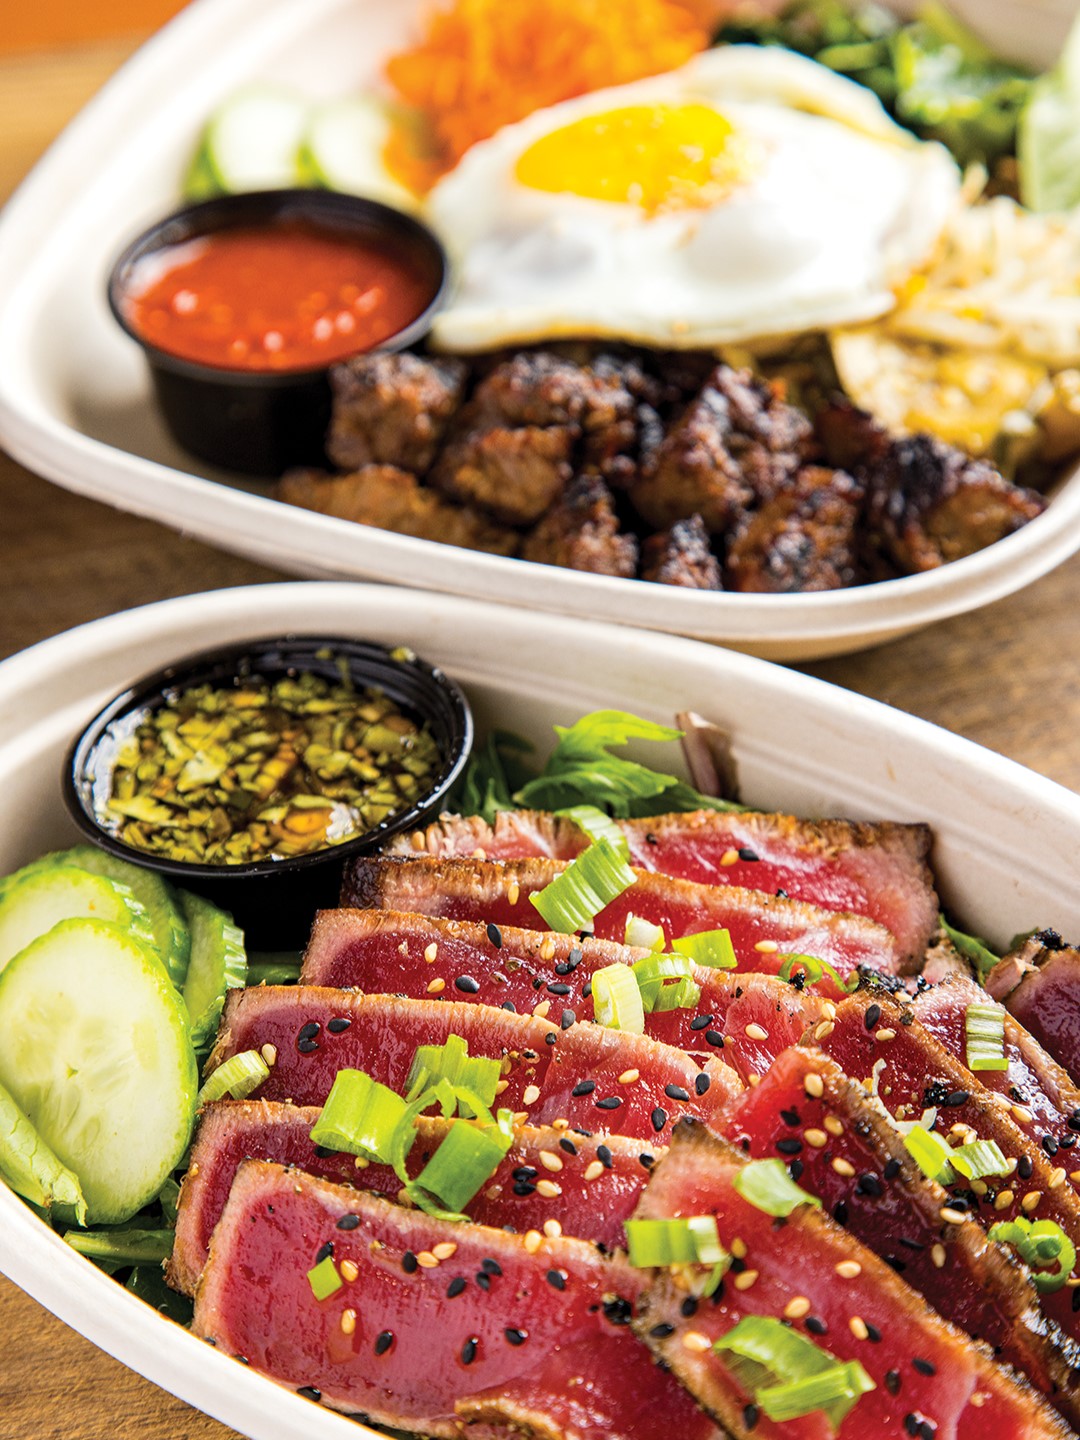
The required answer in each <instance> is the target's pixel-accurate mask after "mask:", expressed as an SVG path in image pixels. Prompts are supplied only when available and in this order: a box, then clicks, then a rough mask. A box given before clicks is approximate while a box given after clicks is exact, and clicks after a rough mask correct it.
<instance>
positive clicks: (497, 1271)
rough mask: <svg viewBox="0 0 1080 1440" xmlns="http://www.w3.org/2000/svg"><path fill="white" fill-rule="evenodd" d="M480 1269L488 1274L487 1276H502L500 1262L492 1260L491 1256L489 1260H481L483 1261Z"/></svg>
mask: <svg viewBox="0 0 1080 1440" xmlns="http://www.w3.org/2000/svg"><path fill="white" fill-rule="evenodd" d="M480 1269H481V1270H483V1271H484V1272H485V1274H487V1275H501V1274H502V1266H501V1265H500V1264H499V1262H498V1261H497V1260H492V1258H491V1257H490V1255H489V1256H488V1258H487V1259H486V1260H481V1261H480Z"/></svg>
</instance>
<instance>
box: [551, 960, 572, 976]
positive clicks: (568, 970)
mask: <svg viewBox="0 0 1080 1440" xmlns="http://www.w3.org/2000/svg"><path fill="white" fill-rule="evenodd" d="M573 969H574V967H573V966H572V965H568V964H567V963H566V961H565V960H560V961H559V963H558V964H557V965H556V966H555V974H556V975H570V974H572V973H573Z"/></svg>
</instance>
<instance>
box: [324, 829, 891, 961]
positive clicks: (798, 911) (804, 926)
mask: <svg viewBox="0 0 1080 1440" xmlns="http://www.w3.org/2000/svg"><path fill="white" fill-rule="evenodd" d="M565 868H566V866H565V865H564V864H563V863H562V862H560V861H557V860H507V861H503V862H500V863H494V862H491V861H483V860H433V859H423V858H419V859H415V860H384V859H381V858H367V857H364V856H360V857H358V858H357V859H355V860H353V861H352V862H351V863H350V864H349V866H348V867H347V869H346V871H345V879H344V882H343V885H342V893H341V903H342V904H343V905H355V906H358V907H359V908H361V909H364V908H368V907H371V908H375V909H380V910H411V911H415V912H417V913H418V914H421V915H442V916H445V917H446V918H447V919H450V920H474V921H481V922H484V923H487V922H489V921H490V922H492V923H493V924H495V925H518V926H520V927H521V928H522V929H526V930H527V929H530V928H531V929H536V930H542V929H545V928H546V922H545V921H544V920H543V918H542V917H541V916H540V914H539V912H538V911H537V909H536V907H535V906H533V905H530V903H529V896H530V895H531V894H533V893H534V892H535V891H537V890H542V889H543V888H544V887H545V886H546V885H549V884H550V883H551V881H552V880H554V879H555V877H556V875H558V874H560V873H561V872H562V871H563V870H564V869H565ZM634 874H635V877H636V879H635V883H634V884H633V885H631V886H630V888H629V889H628V890H624V891H623V893H622V894H621V895H620V896H619V898H618V899H617V900H613V901H612V903H611V904H610V905H608V906H606V907H605V908H604V909H603V910H601V911H600V913H599V915H597V916H596V917H595V918H594V920H593V933H594V934H595V935H597V936H598V937H599V938H600V939H601V940H615V941H622V939H623V938H624V936H625V935H626V922H627V920H628V919H629V917H630V916H631V915H636V916H639V917H641V918H642V919H645V920H648V921H650V922H651V923H652V924H654V925H660V926H662V927H663V931H664V934H665V935H666V936H667V938H668V940H669V941H670V940H673V939H676V938H678V937H681V936H684V935H694V934H697V933H698V932H699V931H702V930H715V929H725V930H727V931H729V932H730V935H731V943H732V945H733V946H734V947H735V954H736V957H737V958H738V962H739V968H740V969H741V970H758V971H763V972H765V973H766V974H775V973H776V971H777V969H778V968H779V966H780V963H781V961H782V960H783V957H784V954H785V953H786V952H798V953H800V954H803V955H816V956H817V957H818V958H819V959H820V960H827V961H828V962H829V964H831V965H833V966H834V967H835V968H836V969H837V970H838V971H839V972H840V974H841V975H849V974H851V973H852V972H853V971H855V970H857V969H859V968H860V967H865V968H866V969H868V970H876V971H883V972H886V973H889V974H896V973H898V972H901V971H902V970H903V969H904V967H905V965H906V964H908V961H907V958H906V956H905V955H904V953H903V951H902V950H901V949H900V946H899V945H898V943H897V941H896V940H895V939H894V937H893V936H892V935H891V934H890V933H889V931H888V930H886V929H885V928H884V926H882V925H878V924H877V923H876V922H875V921H873V920H868V919H866V917H865V916H862V915H841V914H837V913H835V912H834V911H829V910H821V909H819V908H818V907H817V906H816V905H808V904H805V903H804V902H802V901H799V900H788V899H786V898H782V897H778V896H776V895H765V894H762V893H761V892H760V891H757V890H742V889H737V888H734V887H729V886H726V885H696V884H694V883H693V882H692V881H689V880H673V879H672V878H671V877H670V876H668V875H653V874H649V873H647V872H646V871H644V870H635V872H634Z"/></svg>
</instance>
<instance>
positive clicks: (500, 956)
mask: <svg viewBox="0 0 1080 1440" xmlns="http://www.w3.org/2000/svg"><path fill="white" fill-rule="evenodd" d="M537 918H539V917H537ZM646 954H648V952H647V951H645V950H635V949H633V948H631V947H629V946H626V945H616V944H614V943H613V942H611V941H609V940H580V939H578V937H577V936H576V935H558V934H555V933H554V932H553V931H550V930H548V931H543V932H541V931H537V930H519V929H518V928H517V927H516V926H513V925H503V926H501V927H500V926H497V925H479V924H476V923H473V922H469V921H464V920H440V919H438V918H435V917H431V916H424V915H402V914H399V913H398V912H397V911H393V910H321V911H320V912H319V914H318V915H317V916H316V918H315V925H314V927H313V929H312V933H311V940H310V943H309V944H308V948H307V952H306V954H305V956H304V966H303V970H302V971H301V974H300V981H301V983H302V984H304V985H331V986H337V987H339V988H346V989H347V988H355V989H357V990H363V991H366V992H368V993H369V994H373V993H388V994H394V995H408V996H411V997H413V998H414V999H417V1000H423V999H426V998H428V997H430V996H432V995H438V996H440V998H442V999H443V1000H448V999H451V1000H469V1001H472V1002H473V1003H475V1004H480V1005H497V1006H500V1007H501V1008H503V1009H510V1008H513V1009H515V1010H516V1011H518V1013H520V1014H530V1013H531V1014H533V1015H539V1016H541V1017H542V1018H545V1019H549V1020H551V1021H553V1022H555V1023H557V1024H558V1025H559V1027H560V1029H564V1030H565V1029H567V1028H568V1027H569V1026H570V1025H573V1024H575V1023H577V1022H579V1021H585V1020H591V1019H592V1017H593V1003H592V999H591V996H590V994H589V988H590V985H591V982H592V977H593V975H594V974H595V973H596V971H597V970H599V969H601V968H603V967H604V966H607V965H615V964H619V963H623V964H630V963H632V962H633V961H635V960H638V959H640V958H642V957H643V956H644V955H646ZM691 969H692V971H693V976H694V979H695V980H696V982H697V984H698V986H699V988H700V990H701V998H700V999H699V1001H698V1003H697V1004H696V1005H695V1006H687V1007H685V1008H683V1009H678V1010H668V1011H664V1012H654V1013H653V1014H651V1015H646V1017H645V1030H646V1033H647V1034H649V1035H651V1036H652V1037H653V1039H654V1040H662V1041H663V1042H664V1043H665V1044H667V1045H676V1046H678V1047H679V1049H681V1050H686V1051H688V1052H690V1053H691V1054H700V1055H715V1054H716V1053H717V1051H719V1050H723V1052H724V1058H725V1059H726V1060H727V1061H728V1062H729V1063H730V1064H732V1065H734V1066H735V1068H736V1069H737V1070H738V1071H739V1073H740V1074H741V1075H742V1076H743V1078H744V1079H745V1078H746V1076H747V1075H750V1074H757V1073H759V1072H760V1070H761V1069H763V1068H765V1065H764V1064H762V1056H761V1050H760V1045H761V1041H760V1040H759V1039H755V1038H754V1036H755V1035H756V1031H757V1029H758V1028H760V1024H761V1021H762V1020H763V1021H764V1022H765V1025H766V1026H767V1027H768V1030H769V1034H770V1037H771V1040H770V1044H769V1046H768V1049H767V1052H766V1058H765V1064H767V1062H768V1057H771V1055H773V1054H776V1053H778V1051H779V1050H781V1049H783V1048H784V1046H785V1045H794V1044H795V1042H796V1041H797V1040H798V1039H799V1037H800V1036H801V1035H802V1033H803V1031H804V1030H805V1029H806V1027H807V1025H809V1024H811V1023H812V1022H813V1021H814V1020H817V1019H820V1018H821V1013H822V1011H821V1007H822V1004H823V1003H824V1002H823V1001H821V1000H818V999H816V998H815V997H813V996H811V995H810V994H808V993H807V992H805V991H802V992H800V991H798V990H796V989H795V988H794V987H793V986H791V985H789V984H786V983H785V982H783V981H781V980H776V979H774V978H773V977H772V976H765V975H743V974H738V973H736V972H734V971H724V970H710V969H706V968H705V967H704V966H701V965H693V966H691ZM463 974H464V975H468V976H469V977H470V978H471V979H473V980H475V981H476V985H477V989H476V991H475V993H473V994H464V993H463V992H462V991H461V990H460V989H459V988H457V987H456V986H455V983H454V982H455V979H456V977H457V976H459V975H463ZM729 1017H730V1021H729ZM748 1026H749V1027H750V1034H749V1035H748V1034H747V1027H748Z"/></svg>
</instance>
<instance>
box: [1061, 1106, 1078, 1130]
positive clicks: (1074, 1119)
mask: <svg viewBox="0 0 1080 1440" xmlns="http://www.w3.org/2000/svg"><path fill="white" fill-rule="evenodd" d="M1065 1124H1066V1125H1068V1127H1069V1129H1070V1130H1080V1110H1074V1111H1073V1112H1072V1114H1071V1115H1070V1116H1069V1118H1068V1119H1067V1120H1066V1121H1065Z"/></svg>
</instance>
